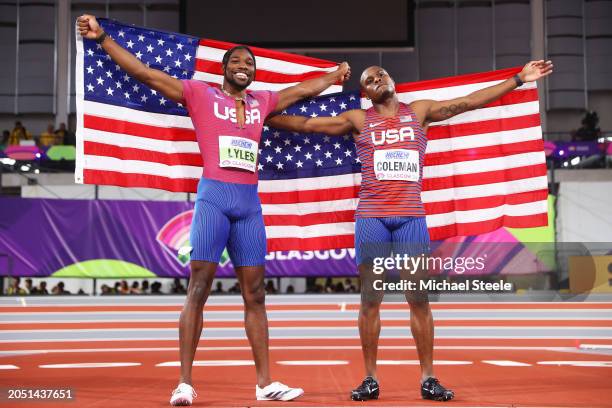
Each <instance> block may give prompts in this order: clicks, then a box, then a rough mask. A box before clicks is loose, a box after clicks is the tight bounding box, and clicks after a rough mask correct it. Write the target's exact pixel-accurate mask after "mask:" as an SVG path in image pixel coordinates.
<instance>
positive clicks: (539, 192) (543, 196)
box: [362, 68, 548, 239]
mask: <svg viewBox="0 0 612 408" xmlns="http://www.w3.org/2000/svg"><path fill="white" fill-rule="evenodd" d="M519 71H520V69H518V68H511V69H505V70H499V71H492V72H487V73H482V74H470V75H462V76H458V77H450V78H443V79H437V80H430V81H421V82H415V83H407V84H400V85H398V86H397V89H396V90H397V93H398V95H399V99H400V100H401V101H402V102H405V103H410V102H412V101H415V100H419V99H434V100H447V99H452V98H457V97H460V96H464V95H467V94H469V93H471V92H474V91H477V90H479V89H482V88H485V87H488V86H491V85H495V84H497V83H499V82H501V81H504V80H506V79H508V78H509V77H511V76H512V75H514V74H515V73H517V72H519ZM362 106H363V107H364V108H367V107H369V106H371V104H369V101H368V100H366V99H362ZM427 138H428V144H427V150H426V153H425V166H424V169H423V192H422V194H421V198H422V200H423V203H424V204H425V210H426V212H427V225H428V227H429V233H430V236H431V238H432V239H443V238H448V237H453V236H458V235H476V234H482V233H486V232H490V231H493V230H495V229H498V228H501V227H512V228H528V227H539V226H545V225H547V223H548V216H547V212H548V201H547V198H548V180H547V172H546V158H545V155H544V142H543V140H542V129H541V127H540V114H539V103H538V91H537V86H536V83H535V82H530V83H526V84H524V85H522V86H521V87H519V88H517V89H515V90H514V91H512V92H510V93H508V94H506V95H505V96H504V97H502V98H501V99H499V100H497V101H495V102H492V103H490V104H488V105H487V106H485V107H483V108H480V109H477V110H474V111H471V112H466V113H462V114H460V115H457V116H455V117H453V118H451V119H448V120H446V121H443V122H436V123H432V124H431V125H430V126H429V129H428V131H427Z"/></svg>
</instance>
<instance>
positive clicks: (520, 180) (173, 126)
mask: <svg viewBox="0 0 612 408" xmlns="http://www.w3.org/2000/svg"><path fill="white" fill-rule="evenodd" d="M232 45H233V44H229V43H223V42H219V41H210V40H202V41H200V44H199V46H198V48H197V52H196V54H197V55H196V57H197V60H196V66H195V68H196V72H195V74H194V78H195V79H200V80H204V81H208V82H216V83H220V82H221V81H222V75H221V68H220V61H221V58H222V55H223V53H224V52H225V50H226V49H228V48H230V47H231V46H232ZM254 52H255V54H256V56H257V69H258V73H257V77H256V81H254V82H253V84H252V85H251V88H252V89H282V88H283V87H287V86H290V85H292V84H294V83H297V82H299V81H301V80H304V79H307V78H310V77H312V76H316V75H321V74H323V73H325V72H328V71H331V70H334V69H335V67H336V63H333V62H329V61H322V60H317V59H312V58H308V57H302V56H297V55H291V54H286V53H279V52H275V51H269V50H263V49H258V48H254ZM83 53H84V50H83V43H82V40H81V39H80V38H79V37H77V63H76V65H77V66H76V94H77V169H76V172H75V177H76V180H77V182H79V183H85V184H106V185H117V186H124V187H151V188H160V189H164V190H168V191H195V190H196V187H197V182H198V179H199V178H200V176H201V174H202V167H201V166H202V161H201V157H200V154H199V150H198V146H197V143H196V139H195V133H194V131H193V126H192V123H191V120H190V119H189V118H188V117H185V116H180V115H172V114H168V113H155V112H147V111H142V110H134V109H130V108H129V107H124V106H116V105H110V104H104V103H100V102H94V101H90V100H85V98H84V86H85V84H84V81H83V70H84V66H83ZM517 71H518V69H508V70H501V71H493V72H488V73H482V74H473V75H464V76H458V77H451V78H444V79H439V80H432V81H421V82H415V83H409V84H399V85H397V91H398V94H399V97H400V99H401V100H402V101H403V102H407V103H408V102H411V101H413V100H417V99H436V100H444V99H451V98H455V97H458V96H463V95H467V94H468V93H470V92H473V91H475V90H478V89H482V88H484V87H487V86H490V85H493V84H495V83H499V82H501V81H503V80H505V79H507V78H509V77H511V76H512V75H513V74H514V73H516V72H517ZM339 90H340V88H339V86H335V87H332V88H330V89H328V92H336V91H339ZM362 107H364V108H367V107H368V101H366V100H363V101H362ZM428 138H429V143H428V147H427V152H426V158H425V168H424V180H423V186H424V191H423V193H422V199H423V202H424V203H425V207H426V211H427V214H428V215H427V223H428V226H429V230H430V234H431V237H432V239H443V238H446V237H451V236H456V235H475V234H480V233H485V232H489V231H492V230H495V229H497V228H500V227H504V226H506V227H520V228H525V227H536V226H542V225H546V223H547V178H546V166H545V156H544V152H543V141H542V132H541V128H540V118H539V106H538V96H537V89H536V85H535V84H534V83H529V84H524V85H523V86H522V87H520V88H519V89H516V90H514V91H512V92H511V93H509V94H508V95H506V96H504V97H503V98H501V99H500V100H499V101H496V102H494V103H491V104H489V105H488V106H486V107H484V108H481V109H478V110H476V111H472V112H466V113H463V114H461V115H458V116H456V117H454V118H451V119H450V120H448V121H445V122H439V123H434V124H432V125H431V126H430V128H429V131H428ZM359 183H360V176H359V174H345V175H340V176H326V177H318V178H316V179H297V180H292V181H290V182H288V181H286V180H284V181H283V180H279V181H272V180H266V181H260V187H259V190H260V195H261V197H262V206H263V212H264V217H265V220H266V225H267V226H266V230H267V234H268V239H269V242H268V244H269V246H268V248H269V249H270V250H316V249H329V248H342V247H351V246H352V245H353V233H354V210H355V208H356V205H357V192H358V187H359Z"/></svg>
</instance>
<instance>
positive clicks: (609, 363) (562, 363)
mask: <svg viewBox="0 0 612 408" xmlns="http://www.w3.org/2000/svg"><path fill="white" fill-rule="evenodd" d="M538 364H539V365H556V366H572V367H609V368H612V360H608V361H591V360H584V361H538Z"/></svg>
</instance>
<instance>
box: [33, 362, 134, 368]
mask: <svg viewBox="0 0 612 408" xmlns="http://www.w3.org/2000/svg"><path fill="white" fill-rule="evenodd" d="M139 365H142V364H141V363H72V364H42V365H39V366H38V367H39V368H115V367H135V366H139Z"/></svg>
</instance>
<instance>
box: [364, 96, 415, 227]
mask: <svg viewBox="0 0 612 408" xmlns="http://www.w3.org/2000/svg"><path fill="white" fill-rule="evenodd" d="M355 144H356V146H357V154H358V156H359V160H361V189H360V191H359V204H358V206H357V211H356V212H355V217H356V218H381V217H410V216H413V217H414V216H416V217H419V216H425V208H424V207H423V202H422V201H421V186H422V179H423V164H424V158H425V148H426V147H427V136H426V135H425V131H424V130H423V128H422V126H421V124H420V123H419V121H418V119H417V117H416V114H415V113H414V112H413V111H412V109H411V108H410V106H409V105H406V104H404V103H401V102H400V107H399V111H398V113H397V115H395V116H392V117H385V116H381V115H379V114H378V113H377V112H376V110H375V109H374V107H371V108H370V109H368V110H367V111H366V119H365V123H364V125H363V129H361V132H360V133H359V135H358V136H356V137H355Z"/></svg>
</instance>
